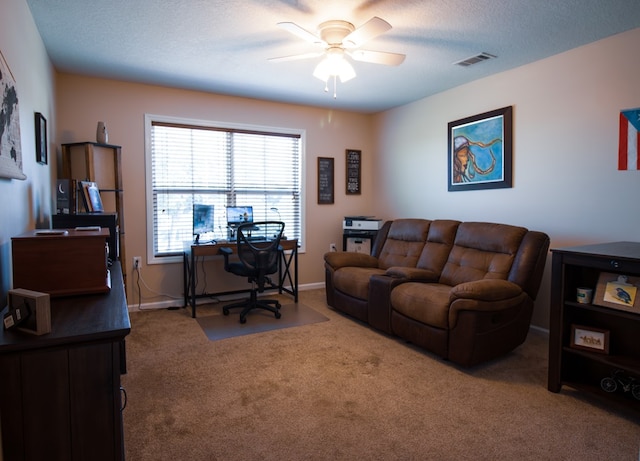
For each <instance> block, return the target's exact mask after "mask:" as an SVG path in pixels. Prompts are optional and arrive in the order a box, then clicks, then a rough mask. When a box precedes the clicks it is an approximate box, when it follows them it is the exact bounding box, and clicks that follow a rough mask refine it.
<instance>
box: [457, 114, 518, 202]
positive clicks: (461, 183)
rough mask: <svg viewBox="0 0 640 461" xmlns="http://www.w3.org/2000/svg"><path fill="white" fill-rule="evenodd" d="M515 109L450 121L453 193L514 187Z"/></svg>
mask: <svg viewBox="0 0 640 461" xmlns="http://www.w3.org/2000/svg"><path fill="white" fill-rule="evenodd" d="M512 112H513V110H512V106H508V107H503V108H501V109H496V110H493V111H490V112H485V113H483V114H478V115H474V116H472V117H466V118H463V119H460V120H456V121H453V122H450V123H449V125H448V129H449V132H448V141H449V142H448V146H449V147H448V162H447V164H448V167H449V174H448V175H449V182H448V190H449V192H454V191H464V190H478V189H502V188H508V187H511V179H512V178H511V175H512V172H511V165H512V158H511V155H512V149H511V143H512Z"/></svg>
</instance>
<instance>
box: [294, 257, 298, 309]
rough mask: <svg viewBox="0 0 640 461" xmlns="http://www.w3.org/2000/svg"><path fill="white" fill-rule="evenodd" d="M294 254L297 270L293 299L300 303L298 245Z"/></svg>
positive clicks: (295, 272)
mask: <svg viewBox="0 0 640 461" xmlns="http://www.w3.org/2000/svg"><path fill="white" fill-rule="evenodd" d="M293 254H294V256H293V257H294V259H295V261H294V264H295V265H296V267H295V269H294V275H293V277H294V284H293V291H294V293H295V294H294V295H293V299H294V300H295V302H298V246H297V245H296V247H295V248H294V249H293Z"/></svg>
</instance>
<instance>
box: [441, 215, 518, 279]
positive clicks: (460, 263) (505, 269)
mask: <svg viewBox="0 0 640 461" xmlns="http://www.w3.org/2000/svg"><path fill="white" fill-rule="evenodd" d="M526 233H527V229H525V228H523V227H516V226H509V225H506V224H493V223H478V222H466V223H461V224H460V225H459V226H458V232H457V234H456V239H455V244H454V245H453V248H452V249H451V252H450V254H449V259H448V260H447V263H446V264H445V266H444V269H443V271H442V276H441V277H440V282H441V283H444V284H445V285H450V286H455V285H459V284H460V283H465V282H472V281H475V280H482V279H501V280H507V279H508V277H509V271H510V270H511V266H512V265H513V261H514V259H515V256H516V254H517V252H518V248H519V247H520V242H522V239H523V238H524V236H525V234H526Z"/></svg>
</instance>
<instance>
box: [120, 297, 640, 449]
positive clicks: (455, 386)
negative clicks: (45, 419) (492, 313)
mask: <svg viewBox="0 0 640 461" xmlns="http://www.w3.org/2000/svg"><path fill="white" fill-rule="evenodd" d="M281 302H283V303H290V302H291V298H287V297H283V298H282V299H281ZM300 303H303V304H304V305H306V306H309V307H311V308H312V309H313V310H314V311H317V312H318V313H320V314H322V315H323V316H325V317H327V318H328V319H329V321H325V322H317V323H311V324H306V325H301V326H297V327H293V328H283V329H278V330H272V331H266V332H262V333H259V334H251V335H242V336H235V337H233V338H227V339H225V340H217V341H210V340H209V339H208V338H207V336H206V335H205V334H204V333H203V330H202V328H201V326H200V325H199V323H198V321H196V320H195V319H193V318H191V312H190V310H188V309H181V310H177V311H171V310H154V311H143V312H133V313H132V314H131V324H132V328H131V334H130V335H129V336H128V337H127V338H126V346H127V370H128V372H127V374H126V375H123V376H122V384H123V386H124V388H125V389H126V392H127V395H128V404H127V407H126V409H125V410H124V412H123V418H124V438H125V449H126V459H127V460H130V461H165V460H166V461H178V460H180V461H181V460H188V461H245V460H261V461H289V460H292V461H298V460H305V461H324V460H339V461H342V460H344V461H347V460H348V461H351V460H366V461H369V460H384V461H387V460H389V461H392V460H393V461H396V460H397V461H406V460H416V461H424V460H437V461H440V460H444V461H448V460H451V461H454V460H455V461H459V460H474V461H475V460H492V461H493V460H509V461H511V460H536V461H537V460H554V461H555V460H566V461H573V460H576V461H578V460H579V461H591V460H593V461H596V460H597V461H601V460H625V461H632V460H638V449H639V446H640V426H639V422H640V419H639V418H637V417H630V416H628V415H625V414H623V413H621V412H618V411H614V410H612V409H610V408H607V407H606V406H605V405H602V404H599V403H598V402H596V401H594V400H592V399H589V398H588V397H586V396H585V395H584V394H582V393H580V392H577V391H573V390H571V389H569V388H566V387H563V389H562V391H561V392H560V393H557V394H556V393H552V392H549V391H548V390H547V363H548V358H547V356H548V338H547V336H546V335H544V334H541V333H539V332H536V331H533V330H532V331H531V332H530V333H529V336H528V337H527V340H526V341H525V343H524V344H523V345H521V346H520V347H518V348H517V349H516V350H514V351H513V352H512V353H510V354H508V355H507V356H505V357H503V358H501V359H499V360H494V361H491V362H489V363H485V364H482V365H480V366H476V367H473V368H470V369H464V368H460V367H457V366H455V365H453V364H451V363H449V362H446V361H443V360H442V359H440V358H438V357H437V356H435V355H433V354H430V353H428V352H426V351H424V350H421V349H419V348H416V347H414V346H412V345H410V344H407V343H406V342H405V341H402V340H399V339H398V338H394V337H391V336H388V335H384V334H381V333H379V332H377V331H375V330H373V329H371V328H369V327H368V326H367V325H365V324H363V323H361V322H358V321H355V320H354V319H352V318H350V317H347V316H345V315H342V314H340V313H339V312H336V311H334V310H332V309H330V308H329V307H328V306H327V305H326V302H325V297H324V290H311V291H302V292H300ZM219 312H220V305H219V304H218V305H211V306H203V307H202V308H200V307H199V308H198V317H199V318H200V317H201V316H202V318H204V317H206V316H208V315H217V314H219ZM283 319H284V315H283ZM236 320H237V316H236ZM252 321H253V319H252V318H249V319H248V320H247V323H248V324H251V323H250V322H252ZM637 404H638V403H637V402H635V401H633V400H631V399H630V400H629V405H637Z"/></svg>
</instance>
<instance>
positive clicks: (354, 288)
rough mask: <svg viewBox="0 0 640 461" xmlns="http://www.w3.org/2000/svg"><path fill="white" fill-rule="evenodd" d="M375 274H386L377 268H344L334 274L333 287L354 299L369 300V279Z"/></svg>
mask: <svg viewBox="0 0 640 461" xmlns="http://www.w3.org/2000/svg"><path fill="white" fill-rule="evenodd" d="M374 274H384V270H383V269H377V268H375V267H343V268H341V269H338V270H337V271H335V273H334V274H333V286H334V287H335V288H336V289H337V290H340V291H342V292H343V293H346V294H348V295H350V296H353V297H354V298H359V299H368V298H369V279H370V278H371V276H372V275H374Z"/></svg>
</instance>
